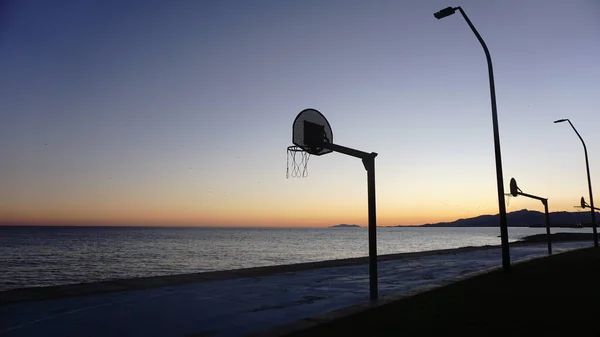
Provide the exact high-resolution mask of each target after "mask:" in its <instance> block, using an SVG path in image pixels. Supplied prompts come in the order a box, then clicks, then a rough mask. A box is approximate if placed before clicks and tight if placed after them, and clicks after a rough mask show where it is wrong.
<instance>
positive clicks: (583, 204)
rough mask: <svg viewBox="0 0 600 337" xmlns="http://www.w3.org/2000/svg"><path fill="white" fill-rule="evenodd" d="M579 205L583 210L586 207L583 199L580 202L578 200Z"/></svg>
mask: <svg viewBox="0 0 600 337" xmlns="http://www.w3.org/2000/svg"><path fill="white" fill-rule="evenodd" d="M579 205H580V206H581V208H585V206H587V204H586V203H585V199H584V198H583V197H581V200H579Z"/></svg>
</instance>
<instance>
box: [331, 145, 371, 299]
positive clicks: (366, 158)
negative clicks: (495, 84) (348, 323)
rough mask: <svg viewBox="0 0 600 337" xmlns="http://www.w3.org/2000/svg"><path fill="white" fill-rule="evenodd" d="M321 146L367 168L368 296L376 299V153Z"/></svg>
mask: <svg viewBox="0 0 600 337" xmlns="http://www.w3.org/2000/svg"><path fill="white" fill-rule="evenodd" d="M321 146H323V147H324V148H327V149H331V150H333V151H335V152H339V153H343V154H346V155H349V156H353V157H356V158H360V159H362V162H363V165H364V167H365V170H367V194H368V199H369V200H368V205H369V206H368V208H369V298H370V299H371V300H376V299H377V297H378V296H379V286H378V283H377V212H376V205H377V204H376V203H375V157H377V153H375V152H371V153H367V152H363V151H359V150H355V149H351V148H349V147H345V146H341V145H337V144H333V143H324V144H322V145H321Z"/></svg>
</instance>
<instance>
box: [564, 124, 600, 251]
mask: <svg viewBox="0 0 600 337" xmlns="http://www.w3.org/2000/svg"><path fill="white" fill-rule="evenodd" d="M562 122H569V125H571V127H572V128H573V131H575V133H576V134H577V137H579V140H581V144H583V153H584V154H585V169H586V170H587V180H588V190H589V192H590V211H591V212H592V230H593V232H594V247H596V248H598V230H596V213H595V211H594V196H593V195H592V179H591V178H590V163H589V161H588V154H587V147H586V146H585V142H584V141H583V138H581V135H580V134H579V132H577V129H575V127H574V126H573V123H571V121H570V120H569V119H568V118H564V119H559V120H555V121H554V123H562Z"/></svg>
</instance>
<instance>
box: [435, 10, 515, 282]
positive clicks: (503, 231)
mask: <svg viewBox="0 0 600 337" xmlns="http://www.w3.org/2000/svg"><path fill="white" fill-rule="evenodd" d="M456 10H458V11H460V14H462V16H463V18H464V19H465V21H467V24H468V25H469V27H471V30H472V31H473V34H475V37H477V40H479V43H481V47H483V51H484V52H485V57H486V59H487V65H488V73H489V78H490V99H491V102H492V124H493V127H494V149H495V152H496V183H497V185H498V208H499V210H500V212H499V213H500V241H501V243H502V269H503V270H504V271H505V272H510V251H509V247H508V226H507V224H506V205H505V204H504V179H503V178H502V158H501V152H500V133H499V131H498V112H497V109H496V89H495V86H494V71H493V69H492V58H491V57H490V52H489V50H488V48H487V46H486V44H485V42H484V41H483V39H482V38H481V35H479V32H477V29H475V26H473V24H472V23H471V20H469V18H468V17H467V14H465V11H463V9H462V8H461V7H446V8H444V9H442V10H441V11H439V12H437V13H435V14H433V16H435V18H436V19H441V18H445V17H447V16H449V15H452V14H454V12H456Z"/></svg>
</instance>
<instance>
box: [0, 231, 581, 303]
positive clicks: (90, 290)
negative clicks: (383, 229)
mask: <svg viewBox="0 0 600 337" xmlns="http://www.w3.org/2000/svg"><path fill="white" fill-rule="evenodd" d="M588 239H589V240H591V239H592V234H591V233H555V234H552V240H553V241H586V240H588ZM542 242H546V234H536V235H532V236H528V237H524V238H522V239H521V240H520V241H515V242H511V243H510V246H514V245H534V244H540V243H542ZM500 247H501V245H485V246H468V247H460V248H447V249H438V250H430V251H421V252H408V253H395V254H386V255H379V256H378V257H377V261H378V262H383V261H390V260H397V259H406V258H415V257H422V256H429V255H440V254H454V253H464V252H471V251H477V250H485V249H499V248H500ZM368 263H369V257H368V256H364V257H355V258H346V259H338V260H326V261H316V262H304V263H295V264H285V265H273V266H262V267H251V268H243V269H233V270H222V271H213V272H198V273H189V274H175V275H162V276H147V277H138V278H127V279H113V280H104V281H96V282H87V283H75V284H65V285H55V286H42V287H25V288H16V289H9V290H3V291H0V306H3V305H8V304H12V303H17V302H26V301H36V300H50V299H60V298H67V297H76V296H85V295H97V294H104V293H118V292H129V291H136V290H143V289H150V288H158V287H168V286H177V285H184V284H190V283H201V282H210V281H221V280H229V279H235V278H243V277H263V276H269V275H275V274H284V273H293V272H299V271H304V270H312V269H321V268H330V267H343V266H352V265H359V264H368Z"/></svg>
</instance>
